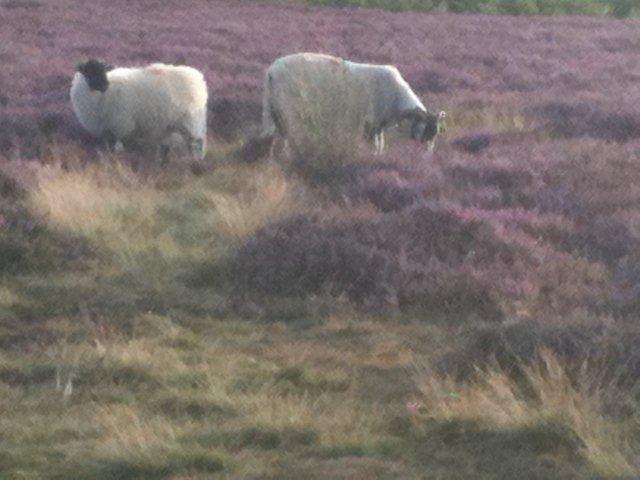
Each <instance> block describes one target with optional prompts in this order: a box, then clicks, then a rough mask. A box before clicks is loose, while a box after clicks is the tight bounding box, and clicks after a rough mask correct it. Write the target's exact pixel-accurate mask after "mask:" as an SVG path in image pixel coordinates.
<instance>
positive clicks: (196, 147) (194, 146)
mask: <svg viewBox="0 0 640 480" xmlns="http://www.w3.org/2000/svg"><path fill="white" fill-rule="evenodd" d="M204 145H205V143H204V139H202V138H194V139H193V140H191V142H190V143H189V149H190V150H191V155H192V156H193V158H194V159H195V160H198V161H202V160H204V154H205V146H204Z"/></svg>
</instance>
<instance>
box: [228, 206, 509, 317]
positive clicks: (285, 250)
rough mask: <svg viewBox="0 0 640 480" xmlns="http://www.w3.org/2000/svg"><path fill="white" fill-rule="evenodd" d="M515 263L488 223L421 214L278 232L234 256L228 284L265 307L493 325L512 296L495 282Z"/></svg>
mask: <svg viewBox="0 0 640 480" xmlns="http://www.w3.org/2000/svg"><path fill="white" fill-rule="evenodd" d="M516 255H517V251H516V249H514V247H512V246H511V245H509V244H507V243H505V242H503V241H501V240H500V239H499V238H497V237H496V236H495V234H494V233H493V231H492V228H491V227H490V226H489V225H488V224H487V223H484V222H481V221H477V220H464V219H461V218H459V217H458V216H456V214H455V213H453V212H449V211H446V210H441V209H438V208H435V207H433V206H428V205H417V206H415V207H411V208H406V209H404V210H401V211H399V212H393V213H391V214H387V215H377V216H371V217H366V218H353V219H349V220H346V219H344V220H341V219H335V220H332V219H330V218H326V219H323V218H322V217H321V216H319V215H315V216H311V217H309V216H295V217H291V218H288V219H285V220H282V221H280V222H276V223H275V224H272V225H270V226H268V227H266V228H264V229H263V230H260V231H259V232H257V234H256V236H255V237H254V238H251V239H249V240H248V241H247V242H246V243H245V244H244V245H243V246H242V247H241V248H240V249H239V250H238V251H237V252H236V254H235V255H234V257H233V258H232V260H231V264H230V267H229V275H230V278H232V279H233V280H232V281H233V286H234V291H235V292H236V293H237V294H241V296H243V297H245V298H247V299H252V300H257V301H258V302H259V301H261V300H264V299H266V298H267V297H300V296H302V297H309V296H317V295H330V296H331V297H333V298H339V297H341V296H345V297H346V298H348V299H349V300H350V301H351V302H353V303H354V304H355V305H360V306H363V307H366V308H376V307H381V306H382V307H394V308H399V309H400V310H401V311H412V310H417V311H422V312H426V314H427V315H428V316H434V317H437V316H438V315H442V316H444V317H447V318H465V317H476V316H477V317H480V318H485V319H491V320H495V319H500V318H501V317H502V313H501V311H500V307H499V306H498V303H497V297H498V296H499V294H500V293H503V294H506V291H503V290H502V285H500V282H499V281H495V282H491V281H489V277H490V275H488V274H487V273H488V272H489V271H491V270H492V269H494V268H499V266H500V265H503V269H506V268H508V267H507V266H508V265H511V264H512V263H513V262H514V256H516ZM483 271H484V272H485V274H487V275H482V272H483ZM502 280H504V279H502ZM505 290H506V289H505Z"/></svg>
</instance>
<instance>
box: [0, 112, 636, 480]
mask: <svg viewBox="0 0 640 480" xmlns="http://www.w3.org/2000/svg"><path fill="white" fill-rule="evenodd" d="M478 118H480V120H478ZM478 118H476V117H474V116H473V115H471V114H468V115H467V116H465V115H464V114H462V113H460V115H457V114H454V115H453V117H452V119H453V124H454V126H455V125H458V126H459V128H467V126H468V125H472V124H473V123H474V122H480V121H485V120H486V115H485V114H484V113H479V117H478ZM496 118H497V120H496V125H497V124H503V125H504V128H505V130H507V131H508V130H511V129H517V128H518V125H516V123H517V122H516V120H514V119H513V118H514V117H509V116H508V115H504V116H501V117H496ZM463 125H464V127H462V126H463ZM48 168H49V169H50V170H49V171H48V172H47V174H46V175H43V177H42V179H41V180H40V182H39V183H38V184H37V185H34V186H33V187H30V189H28V190H27V191H25V192H24V195H23V196H22V197H19V198H14V200H13V201H14V205H16V206H17V207H19V208H20V209H21V212H22V214H24V215H27V214H28V215H34V216H37V217H39V218H42V219H43V222H44V224H43V227H42V230H40V231H39V233H38V236H37V237H33V238H31V239H28V238H22V237H17V236H13V237H11V238H10V240H11V241H17V242H18V243H19V244H20V245H22V246H24V248H25V249H27V250H28V249H32V248H35V245H48V246H51V245H53V246H55V248H53V247H51V248H52V249H53V250H46V249H45V250H44V251H43V252H44V253H43V255H44V257H43V259H44V260H47V253H46V252H47V251H57V250H56V249H57V247H58V243H57V242H62V245H65V246H68V245H69V242H71V244H72V245H78V246H80V247H82V248H81V249H79V252H80V253H79V254H78V256H75V257H73V258H70V259H68V260H65V261H64V262H62V263H58V264H55V262H53V263H52V262H48V261H43V262H42V263H38V264H33V265H31V266H30V267H29V268H26V269H18V270H6V271H3V272H2V275H1V276H0V312H2V315H1V316H0V345H1V348H0V478H2V479H4V478H7V479H14V478H16V479H41V478H45V479H46V478H50V479H63V478H64V479H67V478H77V479H97V478H100V479H110V478H112V479H146V478H148V479H157V478H172V479H187V478H203V479H204V478H216V477H217V476H219V477H220V478H243V479H244V478H246V479H257V478H262V479H267V478H272V479H286V478H318V479H333V478H336V479H337V478H403V479H418V478H425V475H427V476H430V477H429V478H487V479H489V478H505V479H507V478H514V476H518V477H523V478H589V477H592V478H630V476H631V475H632V474H637V470H634V468H635V469H637V467H638V465H637V458H636V456H635V455H634V452H637V448H638V445H640V434H639V433H638V432H639V431H640V428H638V423H637V420H633V419H634V418H635V419H637V418H640V417H639V416H638V415H637V414H638V411H637V410H635V412H636V413H635V415H636V416H633V415H632V416H631V417H629V418H631V419H632V420H627V421H626V422H622V421H620V420H619V419H616V418H613V417H607V416H606V415H605V414H604V413H603V412H602V409H601V408H600V404H601V400H602V399H601V397H600V396H599V394H598V392H588V391H587V390H585V389H581V388H579V385H578V386H575V385H573V384H571V383H570V382H569V381H568V380H567V377H566V376H563V374H562V373H559V374H558V375H557V376H549V375H548V374H547V373H545V372H547V371H554V372H563V371H564V370H563V369H564V366H563V365H562V364H560V363H558V362H557V360H556V359H554V358H553V357H545V359H543V360H544V361H545V362H547V363H546V365H547V367H549V366H552V367H553V369H549V368H547V369H546V370H545V369H538V370H536V369H534V368H532V369H531V370H529V375H530V382H531V384H532V385H534V390H535V391H536V392H538V394H539V398H538V399H536V400H531V399H523V398H522V394H521V392H519V391H518V386H517V385H515V384H513V383H511V380H509V378H508V377H507V376H506V375H505V374H504V373H503V372H501V371H499V369H496V370H495V371H493V372H489V373H487V376H486V377H485V378H484V381H483V382H480V383H478V384H476V385H466V384H459V383H456V382H455V381H453V380H452V379H447V378H442V377H440V376H438V375H436V374H434V373H433V372H431V371H430V370H429V369H428V368H426V367H423V365H427V364H429V361H430V359H432V358H435V357H436V356H438V355H439V354H441V353H443V352H444V351H445V349H446V348H447V345H451V344H452V339H453V338H454V337H455V335H456V332H455V329H449V328H447V327H446V326H439V325H424V324H420V323H418V322H412V321H410V320H406V321H403V322H400V321H392V320H389V319H385V318H377V317H375V316H364V315H362V314H357V313H349V312H345V313H344V314H341V315H333V316H328V317H327V316H323V315H318V317H317V319H314V321H312V322H306V323H305V322H304V320H305V319H300V321H299V322H293V323H292V322H288V321H285V320H287V318H285V317H283V316H280V317H278V313H273V316H272V318H271V320H272V321H270V322H261V321H258V320H251V319H238V318H236V317H234V316H233V310H232V309H230V308H229V306H228V305H227V304H226V298H225V295H224V290H220V289H219V287H218V284H219V283H220V282H222V283H223V282H224V279H220V280H219V281H218V282H216V281H209V282H200V283H199V284H198V285H193V284H192V282H191V281H192V280H193V275H194V272H198V275H204V276H206V275H207V272H215V271H216V270H215V269H214V268H210V269H206V268H205V269H203V270H200V271H198V268H200V267H201V266H202V265H203V264H208V265H215V264H216V262H217V261H219V260H221V259H224V258H225V255H227V254H228V252H229V251H230V250H231V249H232V248H233V247H234V246H236V245H238V244H239V242H242V241H243V240H244V239H245V238H247V236H249V235H251V234H252V233H253V232H255V231H256V229H258V228H260V226H261V225H264V224H265V223H267V222H269V221H271V220H274V219H277V218H279V217H280V216H282V215H286V214H289V213H293V212H301V211H305V209H307V208H309V207H310V205H311V204H312V203H314V202H315V201H316V200H317V198H316V197H315V196H316V195H318V193H317V192H314V191H313V190H310V189H309V188H308V187H306V186H305V185H303V184H301V183H300V182H299V180H296V179H294V178H291V177H287V176H286V175H284V174H283V173H282V172H281V171H280V170H279V169H278V168H277V167H275V166H273V165H261V166H252V167H247V166H234V165H233V164H227V165H223V166H222V167H220V168H219V169H218V170H217V171H215V172H205V173H204V174H203V175H200V176H194V175H192V174H190V173H188V172H181V171H177V172H176V171H174V172H167V173H163V172H146V173H136V172H133V171H131V170H130V169H129V168H128V167H127V166H126V165H124V164H121V163H118V159H117V158H111V159H109V161H108V162H103V163H97V164H89V165H88V166H84V167H74V168H72V169H70V170H65V169H62V168H57V167H55V166H54V167H48ZM7 235H13V234H11V233H7ZM15 235H19V232H18V233H16V234H15ZM31 242H34V243H31ZM47 248H48V247H47ZM196 283H197V282H196ZM554 362H555V363H554ZM408 400H412V401H413V400H415V402H418V403H419V404H420V405H421V407H420V408H418V409H411V408H409V407H408V406H407V405H408V404H407V401H408ZM631 404H633V402H631ZM634 462H636V463H634Z"/></svg>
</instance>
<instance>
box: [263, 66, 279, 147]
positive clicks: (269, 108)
mask: <svg viewBox="0 0 640 480" xmlns="http://www.w3.org/2000/svg"><path fill="white" fill-rule="evenodd" d="M273 101H274V96H273V78H272V77H271V73H269V72H267V74H266V75H265V77H264V88H263V94H262V136H263V137H269V136H274V135H275V134H276V131H277V129H278V127H277V124H276V119H275V118H274V115H273V113H274V112H273Z"/></svg>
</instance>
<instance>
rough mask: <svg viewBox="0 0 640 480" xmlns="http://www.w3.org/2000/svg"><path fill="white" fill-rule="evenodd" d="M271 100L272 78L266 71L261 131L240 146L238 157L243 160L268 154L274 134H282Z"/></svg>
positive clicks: (253, 160) (252, 160)
mask: <svg viewBox="0 0 640 480" xmlns="http://www.w3.org/2000/svg"><path fill="white" fill-rule="evenodd" d="M273 100H274V96H273V79H272V77H271V74H270V73H269V72H267V74H266V75H265V79H264V93H263V96H262V131H261V132H260V134H259V135H258V136H255V137H252V138H250V139H249V140H247V141H246V142H245V143H244V145H243V146H242V149H241V150H240V159H241V160H243V161H245V162H255V161H258V160H260V159H262V158H264V157H266V156H268V155H270V153H271V146H272V145H273V141H274V140H275V137H276V134H278V133H280V134H281V135H282V134H284V132H283V129H282V126H283V125H282V120H281V116H280V115H279V114H278V112H277V111H276V109H275V106H274V104H273Z"/></svg>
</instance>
